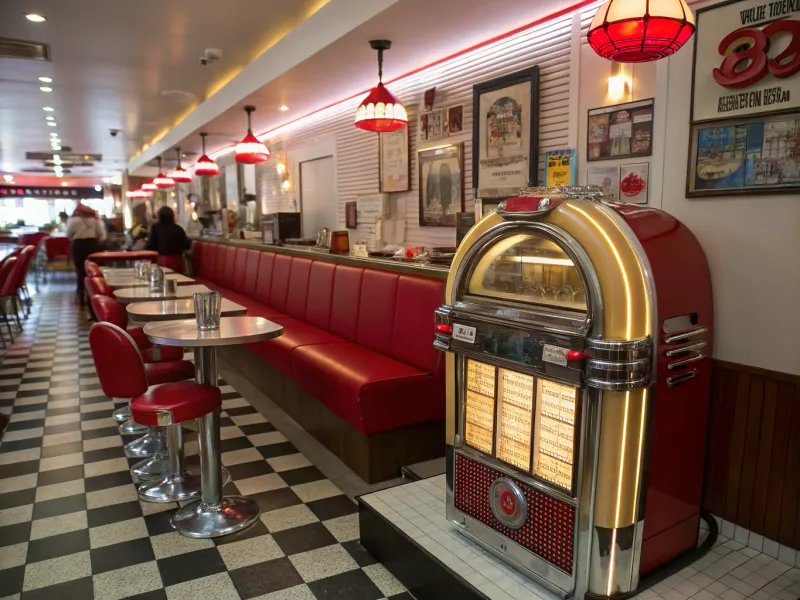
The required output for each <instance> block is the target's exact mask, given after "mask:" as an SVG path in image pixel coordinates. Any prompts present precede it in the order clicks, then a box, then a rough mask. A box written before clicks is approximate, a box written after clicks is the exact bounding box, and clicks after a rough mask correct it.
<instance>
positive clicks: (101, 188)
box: [94, 185, 103, 192]
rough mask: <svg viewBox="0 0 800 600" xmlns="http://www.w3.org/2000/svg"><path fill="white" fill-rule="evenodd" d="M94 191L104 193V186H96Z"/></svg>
mask: <svg viewBox="0 0 800 600" xmlns="http://www.w3.org/2000/svg"><path fill="white" fill-rule="evenodd" d="M94 191H95V192H102V191H103V186H102V185H96V186H94Z"/></svg>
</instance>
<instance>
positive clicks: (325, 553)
mask: <svg viewBox="0 0 800 600" xmlns="http://www.w3.org/2000/svg"><path fill="white" fill-rule="evenodd" d="M307 527H314V526H313V525H308V526H307ZM277 535H280V534H277ZM334 541H335V540H334ZM289 560H290V561H291V562H292V564H293V565H294V567H295V568H296V569H297V572H298V573H300V575H301V576H302V577H303V579H304V580H305V581H306V583H310V582H312V581H316V580H318V579H324V578H326V577H332V576H334V575H338V574H340V573H344V572H346V571H351V570H353V569H358V565H357V564H356V561H354V560H353V557H352V556H350V554H349V553H348V552H347V550H345V549H344V548H342V547H341V546H340V545H339V544H334V545H331V546H326V547H323V548H318V549H316V550H310V551H308V552H303V553H301V554H295V555H293V556H289ZM312 589H313V587H312ZM377 598H380V596H377Z"/></svg>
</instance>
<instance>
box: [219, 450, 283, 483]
mask: <svg viewBox="0 0 800 600" xmlns="http://www.w3.org/2000/svg"><path fill="white" fill-rule="evenodd" d="M227 469H228V472H229V473H230V474H231V479H233V480H234V481H239V480H242V479H250V478H251V477H258V476H259V475H268V474H270V473H274V471H273V469H272V467H270V466H269V463H268V462H267V461H266V460H264V459H263V458H261V457H260V456H259V458H258V460H255V461H253V462H247V463H241V464H238V465H231V466H229V467H227Z"/></svg>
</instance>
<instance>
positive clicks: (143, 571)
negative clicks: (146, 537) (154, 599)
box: [93, 561, 199, 600]
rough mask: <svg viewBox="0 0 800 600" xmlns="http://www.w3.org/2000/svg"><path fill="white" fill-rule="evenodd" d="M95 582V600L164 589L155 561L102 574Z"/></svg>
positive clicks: (94, 578)
mask: <svg viewBox="0 0 800 600" xmlns="http://www.w3.org/2000/svg"><path fill="white" fill-rule="evenodd" d="M93 580H94V600H120V599H121V598H126V597H130V596H133V595H134V594H143V593H145V592H150V591H154V590H159V589H161V587H162V580H161V574H160V572H159V570H158V565H157V564H156V563H155V562H154V561H150V562H146V563H142V564H137V565H133V566H129V567H124V568H121V569H117V570H114V571H108V572H105V573H100V574H97V575H95V576H94V577H93ZM195 600H199V599H195Z"/></svg>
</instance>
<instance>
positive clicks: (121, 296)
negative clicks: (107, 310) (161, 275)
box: [114, 285, 211, 304]
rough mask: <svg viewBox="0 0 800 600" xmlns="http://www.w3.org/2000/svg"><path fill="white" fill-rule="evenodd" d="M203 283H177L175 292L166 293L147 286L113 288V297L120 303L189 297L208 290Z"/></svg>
mask: <svg viewBox="0 0 800 600" xmlns="http://www.w3.org/2000/svg"><path fill="white" fill-rule="evenodd" d="M210 291H211V290H210V289H208V288H207V287H206V286H204V285H179V286H178V291H177V293H176V294H174V295H173V294H170V295H166V294H164V292H151V291H150V288H149V287H130V288H122V289H120V290H114V297H115V298H116V299H117V301H118V302H121V303H122V304H128V303H129V302H145V301H148V300H169V299H171V298H191V297H192V295H193V294H197V293H200V292H210Z"/></svg>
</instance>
